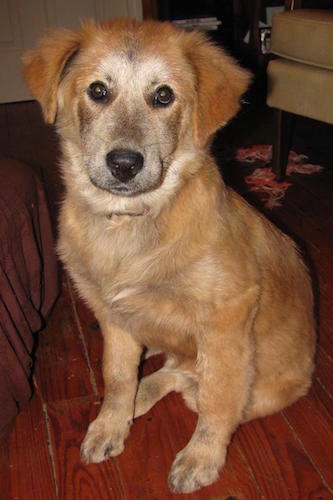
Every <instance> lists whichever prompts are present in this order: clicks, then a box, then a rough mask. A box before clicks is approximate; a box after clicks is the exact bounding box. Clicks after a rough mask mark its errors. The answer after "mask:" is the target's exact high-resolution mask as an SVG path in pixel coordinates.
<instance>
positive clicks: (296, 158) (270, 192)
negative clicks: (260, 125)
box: [236, 144, 323, 208]
mask: <svg viewBox="0 0 333 500" xmlns="http://www.w3.org/2000/svg"><path fill="white" fill-rule="evenodd" d="M236 160H237V161H239V162H240V163H245V164H247V165H255V164H256V163H259V164H262V165H263V167H259V168H256V169H255V170H254V171H253V172H252V173H251V174H250V175H247V176H246V178H245V182H246V184H247V185H248V186H249V190H250V191H256V192H258V193H260V194H262V195H263V198H264V200H263V201H264V205H265V206H266V207H267V208H273V207H276V206H279V205H281V199H282V198H283V197H284V195H285V193H286V191H287V189H288V188H289V187H290V186H291V185H292V182H291V178H290V175H291V174H294V173H296V174H303V175H310V174H314V173H318V172H321V171H322V170H323V167H321V166H320V165H313V164H312V163H309V161H308V160H309V159H308V157H307V156H305V155H301V154H297V153H295V151H290V152H289V158H288V165H287V170H286V180H285V181H283V182H278V181H277V180H276V177H275V174H274V173H273V172H272V169H271V168H270V166H269V165H270V163H271V161H272V146H271V145H268V144H259V145H256V146H252V147H250V148H240V149H238V150H237V153H236Z"/></svg>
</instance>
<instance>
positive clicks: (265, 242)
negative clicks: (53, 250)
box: [25, 21, 314, 492]
mask: <svg viewBox="0 0 333 500" xmlns="http://www.w3.org/2000/svg"><path fill="white" fill-rule="evenodd" d="M25 78H26V80H27V82H28V85H29V87H30V89H31V91H32V93H33V94H34V95H35V96H36V98H37V99H38V100H39V102H40V104H41V106H42V109H43V113H44V116H45V120H46V121H47V122H48V123H53V122H55V124H56V127H57V131H58V133H59V135H60V137H61V141H62V148H63V158H62V172H63V177H64V180H65V185H66V196H65V200H64V202H63V205H62V211H61V215H60V240H59V245H58V250H59V254H60V256H61V258H62V260H63V262H64V263H65V265H66V267H67V269H68V271H69V273H70V275H71V277H72V279H73V280H74V282H75V284H76V287H77V289H78V291H79V293H80V295H81V296H82V297H84V299H85V300H86V301H87V302H88V304H89V305H90V306H91V307H92V309H93V310H94V312H95V314H96V318H97V319H98V321H99V323H100V325H101V328H102V332H103V337H104V357H103V375H104V381H105V398H104V402H103V406H102V409H101V412H100V414H99V416H98V417H97V419H96V420H95V421H94V422H92V423H91V424H90V426H89V429H88V433H87V435H86V438H85V440H84V442H83V444H82V449H81V452H82V457H83V458H84V459H85V460H86V461H87V462H100V461H102V460H105V459H107V458H108V457H110V456H116V455H118V454H119V453H121V452H122V450H123V448H124V440H125V438H126V437H127V435H128V433H129V429H130V426H131V424H132V420H133V417H138V416H140V415H142V414H143V413H145V412H146V411H148V410H149V409H150V408H151V407H152V406H153V405H154V403H156V401H158V400H159V399H160V398H162V397H163V396H165V395H166V394H167V393H169V392H170V391H179V392H181V393H182V394H183V397H184V399H185V401H186V403H187V404H188V405H189V407H190V408H192V409H193V410H194V411H197V412H198V423H197V427H196V430H195V432H194V434H193V436H192V438H191V440H190V442H189V443H188V445H187V446H186V447H185V448H184V449H183V450H182V451H181V452H180V453H178V455H177V457H176V459H175V461H174V464H173V466H172V469H171V472H170V476H169V485H170V487H171V489H172V490H174V491H177V492H191V491H194V490H196V489H198V488H200V487H202V486H205V485H208V484H210V483H211V482H212V481H215V480H216V479H217V477H218V473H219V470H220V469H221V467H222V466H223V464H224V462H225V456H226V450H227V446H228V444H229V442H230V439H231V436H232V434H233V432H234V431H235V429H236V428H237V426H238V425H239V424H240V423H241V422H244V421H246V420H249V419H252V418H255V417H259V416H263V415H267V414H269V413H272V412H276V411H279V410H281V408H283V407H284V406H286V405H289V404H291V403H292V402H293V401H295V400H296V399H297V398H299V397H300V396H302V395H303V394H305V393H306V391H307V390H308V388H309V385H310V383H311V374H312V371H313V355H314V319H313V299H312V291H311V285H310V280H309V276H308V273H307V270H306V268H305V266H304V264H303V262H302V260H301V258H300V256H299V254H298V252H297V249H296V248H295V246H294V244H293V243H292V241H291V240H290V239H289V238H288V237H286V236H284V235H283V234H281V233H280V232H279V231H278V230H277V229H276V228H275V227H273V226H272V225H271V224H270V223H269V222H268V221H267V220H265V219H264V218H263V217H262V216H261V215H259V214H258V213H257V212H256V211H255V210H254V209H252V208H251V207H250V206H249V205H247V203H246V202H244V201H243V200H242V199H241V198H240V197H239V196H238V195H236V194H235V193H234V192H233V191H231V190H229V189H227V188H226V187H225V186H224V184H223V182H222V181H221V179H220V176H219V173H218V171H217V168H216V165H215V164H214V161H213V159H212V157H211V156H210V154H209V152H208V147H207V144H208V143H209V140H210V138H211V136H212V134H213V133H214V132H215V131H216V130H217V129H218V128H219V127H220V126H221V125H223V124H225V123H226V122H227V121H228V120H229V119H230V118H231V117H232V116H233V115H234V114H235V113H236V112H237V110H238V108H239V100H240V96H241V95H242V94H243V93H244V91H245V90H246V88H247V85H248V81H249V76H248V74H247V73H246V72H245V71H244V70H242V69H241V68H239V67H238V66H237V65H236V64H235V62H234V61H233V60H232V59H231V58H230V57H228V56H227V55H226V54H225V53H224V52H223V51H222V50H220V49H218V48H216V47H214V46H213V45H212V44H211V43H209V42H208V41H207V40H206V39H205V37H204V36H202V35H201V34H199V33H186V32H181V31H178V30H176V29H175V28H173V27H172V26H171V25H169V24H167V23H165V24H161V23H157V22H145V23H137V22H135V21H115V22H110V23H105V24H102V25H100V26H96V25H94V24H93V23H88V24H85V25H84V26H83V27H82V29H80V30H79V31H78V32H76V33H74V32H70V31H59V32H55V33H53V34H51V35H50V36H49V37H47V38H45V39H43V40H42V41H41V42H40V45H39V46H38V47H37V49H36V50H33V51H31V52H30V53H29V54H28V55H27V57H26V68H25ZM144 346H146V347H148V348H149V349H152V350H160V351H163V352H164V353H165V354H166V363H165V366H164V367H163V368H162V369H161V370H159V371H158V372H156V373H154V374H152V375H150V376H148V377H146V378H144V379H143V380H142V381H141V382H140V383H139V385H138V381H137V371H138V364H139V361H140V356H141V354H142V350H143V347H144Z"/></svg>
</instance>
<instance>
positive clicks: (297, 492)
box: [235, 414, 330, 500]
mask: <svg viewBox="0 0 333 500" xmlns="http://www.w3.org/2000/svg"><path fill="white" fill-rule="evenodd" d="M235 441H236V442H237V443H239V444H240V446H241V448H242V451H243V453H244V454H245V456H246V458H247V460H248V462H249V464H250V467H251V469H252V472H253V475H254V476H255V478H256V480H257V482H258V484H259V488H260V490H261V491H262V492H263V494H264V496H265V497H266V498H268V499H270V500H271V499H272V500H273V499H276V500H278V499H281V498H283V499H287V498H290V499H294V498H321V497H322V498H327V499H328V498H330V492H329V490H328V489H327V488H325V487H324V486H323V484H322V479H321V477H320V475H319V474H318V473H317V471H316V469H315V468H314V467H313V465H312V463H311V461H310V460H309V458H308V456H307V454H306V453H305V452H304V450H303V449H302V446H300V444H299V442H298V441H297V440H296V439H295V436H294V435H293V433H292V431H291V430H290V428H288V425H287V424H286V422H285V421H284V419H283V418H282V416H281V414H275V415H272V416H269V417H266V418H263V419H257V420H254V421H252V422H249V423H247V424H245V425H243V426H242V427H241V428H240V429H239V432H238V433H237V435H236V438H235Z"/></svg>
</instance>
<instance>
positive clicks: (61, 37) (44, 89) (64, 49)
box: [23, 30, 80, 123]
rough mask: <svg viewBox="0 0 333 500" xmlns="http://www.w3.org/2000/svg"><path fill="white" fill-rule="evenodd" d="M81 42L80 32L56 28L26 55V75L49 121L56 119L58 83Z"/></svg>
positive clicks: (24, 56) (24, 72) (29, 85)
mask: <svg viewBox="0 0 333 500" xmlns="http://www.w3.org/2000/svg"><path fill="white" fill-rule="evenodd" d="M79 45H80V36H79V33H75V32H72V31H69V30H56V31H53V32H51V33H50V34H49V35H48V36H46V37H45V38H42V39H41V40H40V42H39V44H38V46H37V47H36V48H35V49H32V50H28V51H27V52H26V53H25V54H24V55H23V62H24V63H25V67H24V70H23V76H24V78H25V80H26V82H27V84H28V87H29V90H30V91H31V93H32V95H33V96H34V97H35V98H36V99H37V101H39V103H40V105H41V107H42V111H43V115H44V119H45V121H46V123H54V121H55V118H56V114H57V89H58V85H59V83H60V80H61V76H62V74H63V72H64V70H65V67H66V65H67V64H68V62H69V61H70V60H71V59H72V58H73V57H74V54H76V53H77V51H78V50H79Z"/></svg>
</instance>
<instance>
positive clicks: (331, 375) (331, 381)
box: [315, 346, 333, 397]
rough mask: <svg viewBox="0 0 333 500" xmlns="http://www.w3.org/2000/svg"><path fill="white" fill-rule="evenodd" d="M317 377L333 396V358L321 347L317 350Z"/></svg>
mask: <svg viewBox="0 0 333 500" xmlns="http://www.w3.org/2000/svg"><path fill="white" fill-rule="evenodd" d="M316 361H317V363H316V370H315V376H316V377H317V379H318V381H319V383H320V385H321V386H322V387H324V389H325V390H326V392H327V393H328V394H329V395H330V396H331V397H332V396H333V358H332V357H331V356H329V355H328V354H327V352H326V351H325V350H324V349H323V348H322V347H321V346H319V347H318V350H317V359H316Z"/></svg>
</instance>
